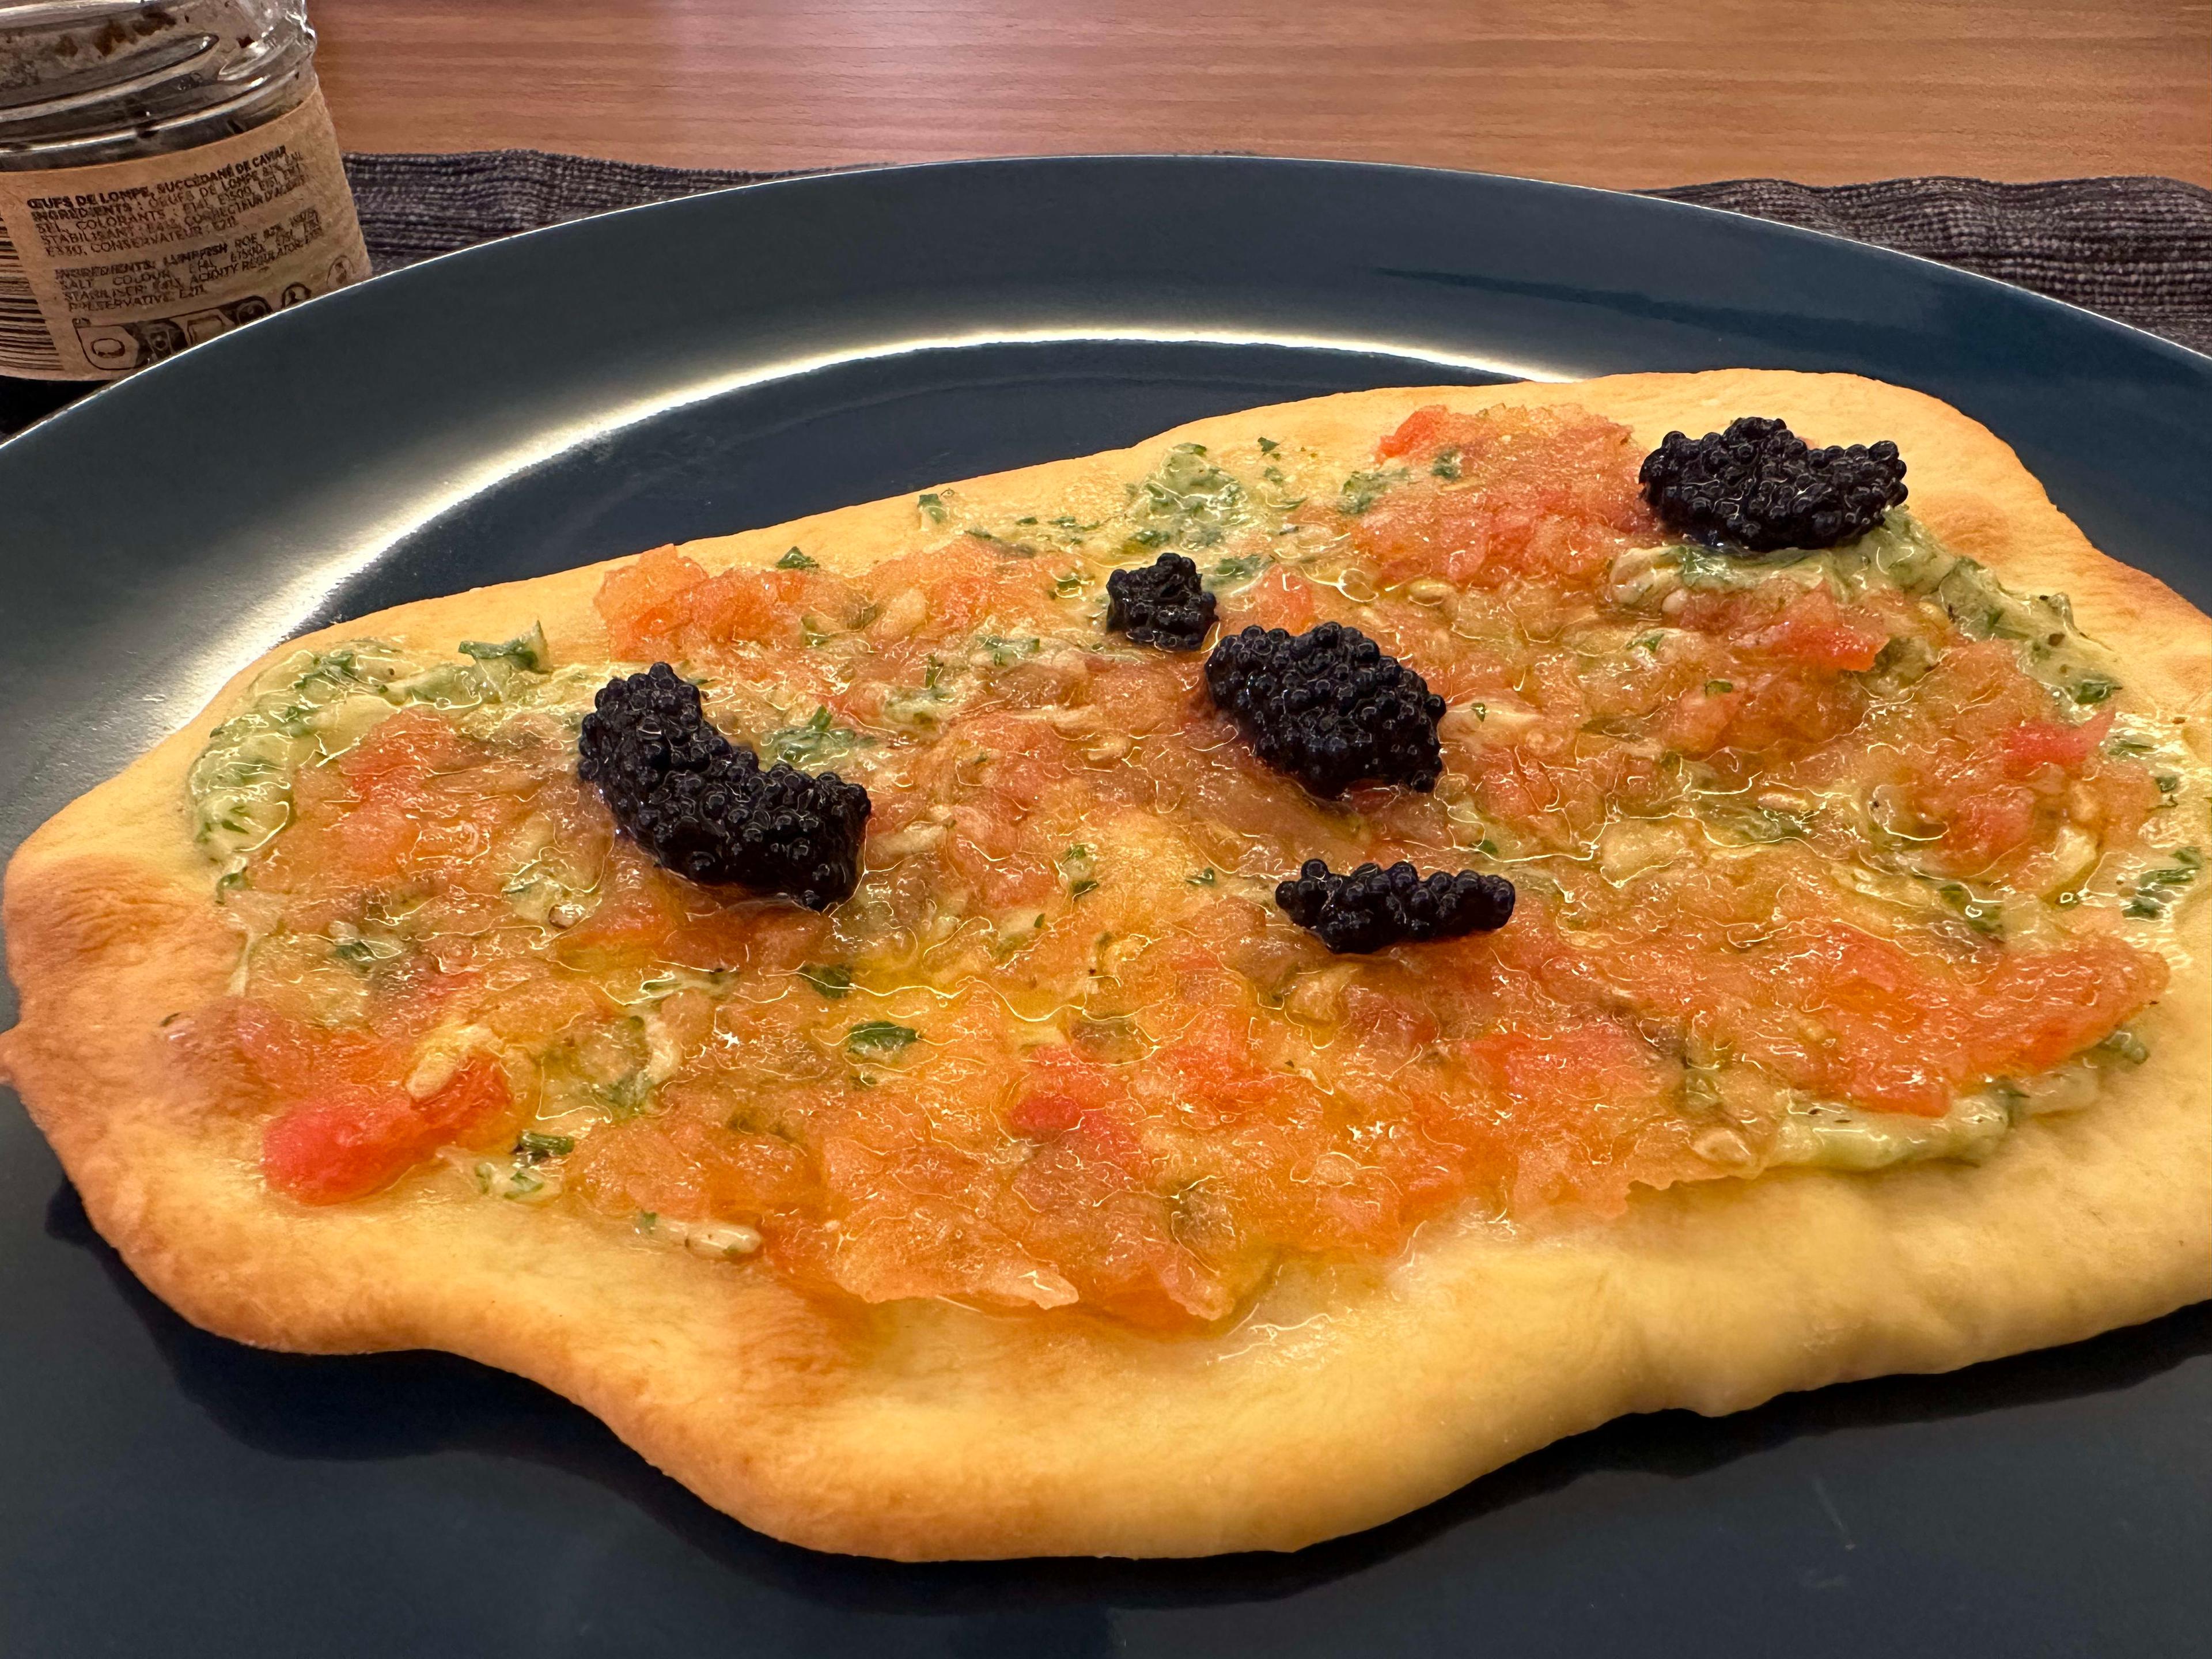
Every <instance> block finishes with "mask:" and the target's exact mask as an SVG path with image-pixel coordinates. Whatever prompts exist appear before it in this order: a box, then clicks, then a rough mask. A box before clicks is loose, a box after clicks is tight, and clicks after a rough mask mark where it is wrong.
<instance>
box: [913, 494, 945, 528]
mask: <svg viewBox="0 0 2212 1659" xmlns="http://www.w3.org/2000/svg"><path fill="white" fill-rule="evenodd" d="M915 505H916V506H918V507H921V511H922V513H923V516H924V517H926V518H927V519H928V520H929V521H930V523H932V524H943V523H944V522H945V497H944V496H942V495H939V494H937V493H936V492H935V491H934V490H929V491H925V492H924V493H923V494H922V495H918V496H916V497H915Z"/></svg>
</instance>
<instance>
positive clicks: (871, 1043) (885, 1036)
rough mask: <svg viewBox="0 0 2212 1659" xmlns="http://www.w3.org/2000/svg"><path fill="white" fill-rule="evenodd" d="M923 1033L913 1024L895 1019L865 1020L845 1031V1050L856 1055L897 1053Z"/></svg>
mask: <svg viewBox="0 0 2212 1659" xmlns="http://www.w3.org/2000/svg"><path fill="white" fill-rule="evenodd" d="M919 1036H921V1032H919V1031H917V1030H915V1029H914V1027H913V1026H911V1025H901V1024H897V1023H896V1021H893V1020H888V1019H870V1020H864V1021H862V1022H861V1023H860V1024H858V1025H855V1026H854V1028H853V1029H852V1030H849V1031H848V1032H846V1033H845V1051H846V1052H847V1053H848V1054H854V1055H859V1054H876V1055H886V1054H897V1053H898V1052H899V1051H900V1050H902V1049H903V1048H906V1047H907V1045H908V1044H909V1043H911V1042H914V1041H915V1038H917V1037H919Z"/></svg>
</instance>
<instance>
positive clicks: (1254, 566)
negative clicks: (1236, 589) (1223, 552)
mask: <svg viewBox="0 0 2212 1659" xmlns="http://www.w3.org/2000/svg"><path fill="white" fill-rule="evenodd" d="M1272 562H1273V561H1272V560H1271V559H1270V558H1269V557H1268V556H1267V554H1265V553H1243V554H1239V555H1237V556H1236V557H1234V558H1228V559H1218V560H1216V561H1215V562H1214V565H1213V568H1212V569H1211V570H1209V571H1207V572H1206V577H1205V586H1206V591H1207V592H1218V591H1219V590H1220V589H1222V588H1224V587H1233V586H1236V585H1237V583H1239V582H1249V581H1250V580H1252V578H1253V577H1255V576H1256V575H1258V574H1260V573H1261V571H1262V570H1265V569H1266V568H1267V566H1268V565H1269V564H1270V563H1272Z"/></svg>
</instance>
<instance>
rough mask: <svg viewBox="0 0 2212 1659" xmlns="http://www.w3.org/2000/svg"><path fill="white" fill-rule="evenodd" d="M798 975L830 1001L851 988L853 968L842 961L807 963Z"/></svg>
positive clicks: (833, 1000)
mask: <svg viewBox="0 0 2212 1659" xmlns="http://www.w3.org/2000/svg"><path fill="white" fill-rule="evenodd" d="M799 978H801V979H803V980H805V981H806V982H807V983H808V984H809V985H811V986H812V987H814V988H815V989H816V990H817V991H818V992H820V993H821V994H823V996H824V997H825V998H827V999H828V1000H829V1001H831V1002H835V1001H836V1000H838V999H839V998H841V997H842V996H843V995H844V994H846V993H847V992H848V991H850V990H851V989H852V988H853V970H852V969H850V968H848V967H847V966H846V965H845V964H844V963H842V962H830V963H807V964H806V965H805V967H803V968H801V969H799Z"/></svg>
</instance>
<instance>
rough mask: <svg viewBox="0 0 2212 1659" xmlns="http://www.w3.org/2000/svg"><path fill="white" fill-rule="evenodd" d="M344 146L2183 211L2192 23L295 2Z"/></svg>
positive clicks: (2196, 125) (1460, 0) (1685, 0)
mask: <svg viewBox="0 0 2212 1659" xmlns="http://www.w3.org/2000/svg"><path fill="white" fill-rule="evenodd" d="M313 15H314V19H315V21H316V24H317V26H318V27H319V28H320V30H321V31H322V34H323V51H322V60H321V61H322V68H323V78H324V82H325V86H326V87H327V88H328V91H329V95H330V101H331V108H332V109H333V111H334V112H336V115H337V124H338V131H339V136H340V137H341V138H342V140H343V142H344V143H345V144H346V145H347V146H348V147H349V148H350V149H380V150H451V149H497V148H502V147H506V146H510V145H512V146H532V147H536V148H538V149H556V150H573V151H580V152H582V153H585V154H588V155H612V156H620V157H623V158H627V159H629V160H634V161H664V162H671V163H677V164H681V165H688V166H702V167H749V168H783V167H823V166H833V165H840V164H847V163H856V162H867V161H930V160H939V159H943V158H947V157H954V156H968V155H1019V154H1044V153H1068V152H1079V151H1130V150H1246V151H1256V152H1261V153H1264V154H1269V155H1330V156H1343V157H1352V158H1359V159H1365V160H1374V161H1411V162H1424V163H1429V164H1433V165H1437V166H1443V167H1475V168H1482V169H1486V170H1489V171H1493V172H1502V173H1522V174H1528V175H1531V176H1534V177H1539V178H1547V179H1565V180H1569V181H1571V182H1574V183H1580V184H1591V185H1609V186H1614V187H1621V188H1632V187H1638V186H1648V185H1668V184H1685V183H1691V182H1695V181H1699V180H1704V179H1725V178H1741V177H1743V176H1746V175H1759V174H1767V175H1780V176H1784V177H1788V178H1792V179H1802V180H1805V181H1807V182H1810V183H1833V182H1840V181H1845V180H1852V179H1875V178H1884V177H1891V176H1894V175H1898V174H1902V173H1973V174H1980V175H1984V176H1986V177H1990V178H1996V179H2038V178H2051V177H2056V176H2063V175H2071V174H2083V173H2171V174H2174V175H2176V176H2179V177H2181V178H2185V179H2194V180H2196V181H2197V182H2198V183H2200V184H2207V185H2212V3H2204V0H2190V3H2182V0H1854V3H1833V0H1798V3H1790V0H1678V3H1674V4H1652V3H1608V0H1554V3H1541V0H1501V3H1494V4H1479V3H1469V0H1365V3H1360V4H1344V3H1339V4H1333V5H1332V4H1316V3H1302V0H1273V3H1261V0H1095V3H1091V4H1088V5H1081V6H1078V5H1072V4H1068V3H1066V0H940V3H933V4H917V3H914V0H807V3H797V0H314V3H313Z"/></svg>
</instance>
